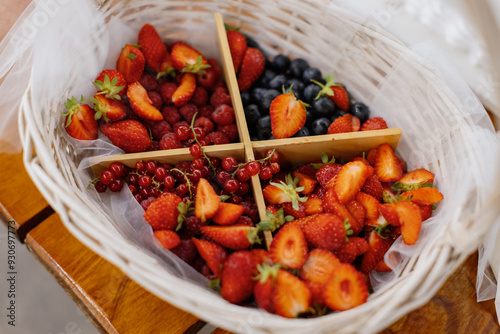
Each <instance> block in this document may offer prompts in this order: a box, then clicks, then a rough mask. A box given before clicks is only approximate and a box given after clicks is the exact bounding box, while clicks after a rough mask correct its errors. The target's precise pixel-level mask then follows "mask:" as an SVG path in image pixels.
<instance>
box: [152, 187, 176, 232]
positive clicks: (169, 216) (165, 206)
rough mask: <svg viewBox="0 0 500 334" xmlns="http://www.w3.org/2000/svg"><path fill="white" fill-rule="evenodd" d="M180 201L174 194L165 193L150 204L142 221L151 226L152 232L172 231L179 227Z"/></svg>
mask: <svg viewBox="0 0 500 334" xmlns="http://www.w3.org/2000/svg"><path fill="white" fill-rule="evenodd" d="M181 203H182V199H181V198H180V197H179V196H177V195H174V194H171V193H165V195H164V196H161V197H158V198H157V199H156V200H155V201H154V202H153V203H151V204H150V205H149V206H148V208H147V210H146V212H144V219H146V221H147V222H148V223H149V225H151V227H152V228H153V230H174V229H175V228H176V227H177V226H178V225H179V215H180V212H179V208H178V207H179V204H181Z"/></svg>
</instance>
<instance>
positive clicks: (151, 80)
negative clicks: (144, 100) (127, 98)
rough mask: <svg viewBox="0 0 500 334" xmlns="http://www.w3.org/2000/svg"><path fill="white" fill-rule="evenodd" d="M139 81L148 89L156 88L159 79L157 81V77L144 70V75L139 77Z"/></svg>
mask: <svg viewBox="0 0 500 334" xmlns="http://www.w3.org/2000/svg"><path fill="white" fill-rule="evenodd" d="M139 82H140V84H141V85H142V87H144V88H145V89H146V90H155V89H156V87H158V81H156V78H155V77H154V76H153V75H151V74H149V73H147V72H144V74H143V75H142V77H141V78H140V79H139Z"/></svg>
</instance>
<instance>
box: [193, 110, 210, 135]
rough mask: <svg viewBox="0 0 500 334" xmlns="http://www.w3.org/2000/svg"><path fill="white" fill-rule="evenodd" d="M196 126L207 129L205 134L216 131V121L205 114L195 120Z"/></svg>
mask: <svg viewBox="0 0 500 334" xmlns="http://www.w3.org/2000/svg"><path fill="white" fill-rule="evenodd" d="M194 126H195V127H199V128H202V129H203V130H205V134H208V133H210V132H212V131H214V123H213V122H212V121H211V120H210V118H208V117H204V116H201V117H198V118H197V119H196V120H195V121H194ZM198 139H199V138H198Z"/></svg>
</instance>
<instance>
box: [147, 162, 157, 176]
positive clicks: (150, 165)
mask: <svg viewBox="0 0 500 334" xmlns="http://www.w3.org/2000/svg"><path fill="white" fill-rule="evenodd" d="M146 171H147V172H148V174H151V175H153V174H154V173H155V171H156V162H154V161H148V162H146Z"/></svg>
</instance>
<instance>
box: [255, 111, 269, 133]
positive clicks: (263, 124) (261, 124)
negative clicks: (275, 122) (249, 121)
mask: <svg viewBox="0 0 500 334" xmlns="http://www.w3.org/2000/svg"><path fill="white" fill-rule="evenodd" d="M256 127H257V131H260V130H261V129H264V128H271V116H269V115H266V116H262V117H261V118H259V119H258V120H257V125H256Z"/></svg>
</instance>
